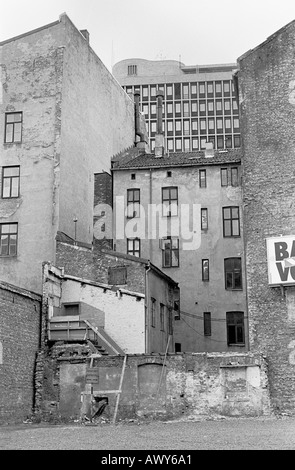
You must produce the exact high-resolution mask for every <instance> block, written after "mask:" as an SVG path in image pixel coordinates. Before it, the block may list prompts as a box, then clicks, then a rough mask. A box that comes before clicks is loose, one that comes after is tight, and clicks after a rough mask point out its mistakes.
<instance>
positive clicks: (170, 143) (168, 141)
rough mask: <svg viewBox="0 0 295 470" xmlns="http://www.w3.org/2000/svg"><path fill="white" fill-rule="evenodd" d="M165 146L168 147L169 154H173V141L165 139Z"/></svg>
mask: <svg viewBox="0 0 295 470" xmlns="http://www.w3.org/2000/svg"><path fill="white" fill-rule="evenodd" d="M167 145H168V150H171V152H173V150H174V143H173V139H167Z"/></svg>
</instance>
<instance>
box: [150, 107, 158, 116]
mask: <svg viewBox="0 0 295 470" xmlns="http://www.w3.org/2000/svg"><path fill="white" fill-rule="evenodd" d="M156 116H157V106H156V105H155V104H151V117H153V118H154V117H156Z"/></svg>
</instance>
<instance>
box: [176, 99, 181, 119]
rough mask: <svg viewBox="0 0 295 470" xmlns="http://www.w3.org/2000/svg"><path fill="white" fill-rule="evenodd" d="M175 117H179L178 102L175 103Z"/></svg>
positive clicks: (179, 104) (179, 105)
mask: <svg viewBox="0 0 295 470" xmlns="http://www.w3.org/2000/svg"><path fill="white" fill-rule="evenodd" d="M175 116H181V103H180V102H179V101H177V102H176V103H175Z"/></svg>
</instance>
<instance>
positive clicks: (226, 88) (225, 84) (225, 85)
mask: <svg viewBox="0 0 295 470" xmlns="http://www.w3.org/2000/svg"><path fill="white" fill-rule="evenodd" d="M223 93H224V95H225V96H226V95H229V93H230V82H229V81H224V82H223Z"/></svg>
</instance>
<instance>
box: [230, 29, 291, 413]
mask: <svg viewBox="0 0 295 470" xmlns="http://www.w3.org/2000/svg"><path fill="white" fill-rule="evenodd" d="M294 43H295V22H294V21H292V22H291V23H289V24H287V25H286V26H285V27H283V28H282V29H280V30H279V31H277V32H276V33H274V34H273V35H272V36H270V37H269V38H268V39H267V40H266V41H265V42H263V43H262V44H260V45H258V46H257V47H256V48H255V49H253V50H250V51H248V52H246V53H245V54H244V55H243V56H241V57H240V58H239V60H238V63H239V72H238V83H239V97H240V112H241V124H242V125H241V130H242V135H243V160H242V167H243V206H244V234H245V254H246V280H247V298H248V311H249V343H250V349H251V350H252V351H260V352H262V353H263V354H264V355H265V356H266V357H267V360H268V367H269V380H270V384H271V389H270V391H271V399H272V402H273V405H274V409H275V410H276V411H277V412H285V413H291V414H294V404H295V276H294V256H295V251H294V247H295V244H294V240H295V230H294V229H295V215H294V187H295V177H294V158H295V150H294V149H295V132H294V120H295V58H294V57H295V56H294Z"/></svg>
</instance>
